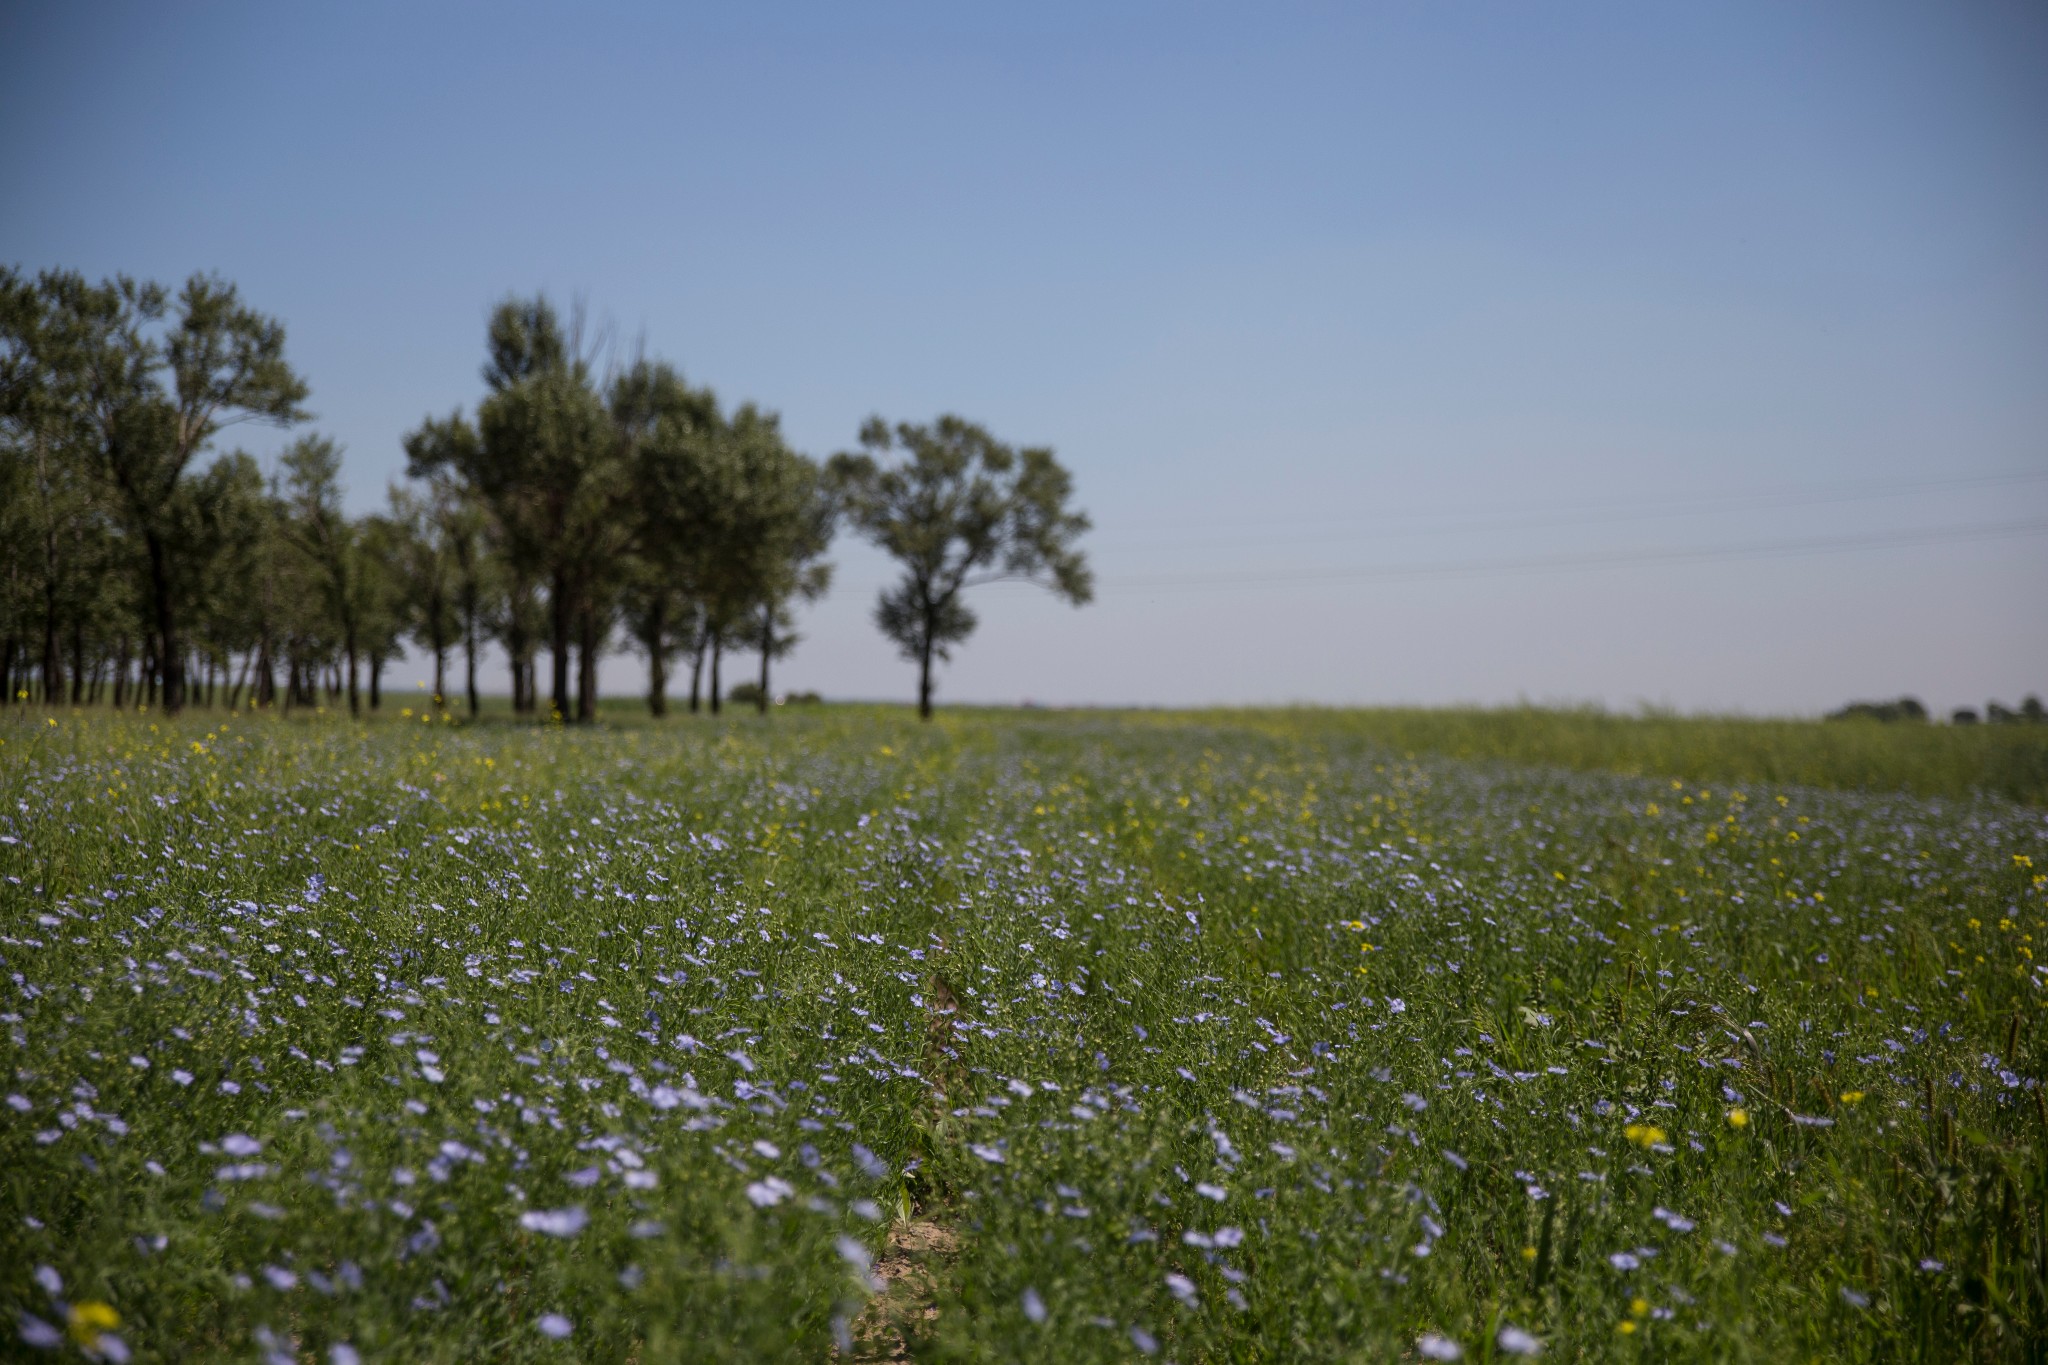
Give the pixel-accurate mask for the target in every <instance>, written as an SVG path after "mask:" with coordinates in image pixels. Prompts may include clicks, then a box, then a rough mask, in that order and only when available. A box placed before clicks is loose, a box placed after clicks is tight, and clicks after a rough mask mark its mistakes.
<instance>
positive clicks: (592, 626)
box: [576, 604, 599, 724]
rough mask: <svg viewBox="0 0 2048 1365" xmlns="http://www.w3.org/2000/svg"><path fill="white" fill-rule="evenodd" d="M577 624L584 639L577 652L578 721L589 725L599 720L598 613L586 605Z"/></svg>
mask: <svg viewBox="0 0 2048 1365" xmlns="http://www.w3.org/2000/svg"><path fill="white" fill-rule="evenodd" d="M576 624H577V626H578V627H580V629H579V630H578V631H577V634H578V635H580V636H581V637H582V638H581V639H580V640H579V641H578V642H577V650H576V720H577V723H578V724H588V723H589V722H591V721H594V720H596V719H597V655H598V647H599V641H598V638H597V612H596V611H595V610H593V609H592V608H591V607H590V606H589V605H588V604H585V605H584V606H583V608H582V609H581V610H579V611H578V612H577V613H576Z"/></svg>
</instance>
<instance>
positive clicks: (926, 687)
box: [917, 630, 932, 720]
mask: <svg viewBox="0 0 2048 1365" xmlns="http://www.w3.org/2000/svg"><path fill="white" fill-rule="evenodd" d="M917 718H918V719H919V720H930V719H931V718H932V638H931V631H930V630H926V631H925V638H924V646H923V648H921V649H920V650H919V651H918V656H917Z"/></svg>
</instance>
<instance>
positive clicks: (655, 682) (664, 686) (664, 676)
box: [641, 596, 668, 716]
mask: <svg viewBox="0 0 2048 1365" xmlns="http://www.w3.org/2000/svg"><path fill="white" fill-rule="evenodd" d="M667 607H668V604H667V603H666V602H665V601H663V600H662V599H661V597H659V596H656V598H655V599H654V605H653V606H652V607H650V608H649V609H648V613H647V633H646V635H645V636H644V637H643V638H642V640H641V643H643V644H645V645H646V646H647V714H648V715H650V716H665V715H667V714H668V659H667V658H666V657H665V656H664V655H663V653H662V636H663V635H664V634H665V633H666V627H667V625H668V617H667Z"/></svg>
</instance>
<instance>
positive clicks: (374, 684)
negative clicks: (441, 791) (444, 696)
mask: <svg viewBox="0 0 2048 1365" xmlns="http://www.w3.org/2000/svg"><path fill="white" fill-rule="evenodd" d="M440 700H441V691H440V689H439V688H435V689H434V701H435V704H436V705H438V704H439V703H440ZM383 704H384V656H383V655H382V654H372V655H371V656H370V709H371V710H372V711H374V710H376V709H377V708H378V707H380V706H382V705H383Z"/></svg>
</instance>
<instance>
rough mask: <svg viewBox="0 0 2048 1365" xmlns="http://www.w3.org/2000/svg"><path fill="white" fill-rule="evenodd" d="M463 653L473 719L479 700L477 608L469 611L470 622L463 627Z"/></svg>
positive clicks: (470, 712)
mask: <svg viewBox="0 0 2048 1365" xmlns="http://www.w3.org/2000/svg"><path fill="white" fill-rule="evenodd" d="M462 655H463V667H464V669H465V679H464V681H465V683H466V684H467V687H468V690H469V718H470V719H471V720H475V719H476V711H477V701H476V612H475V610H474V609H472V610H471V611H470V613H469V621H468V624H466V625H465V626H464V627H463V634H462Z"/></svg>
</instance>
